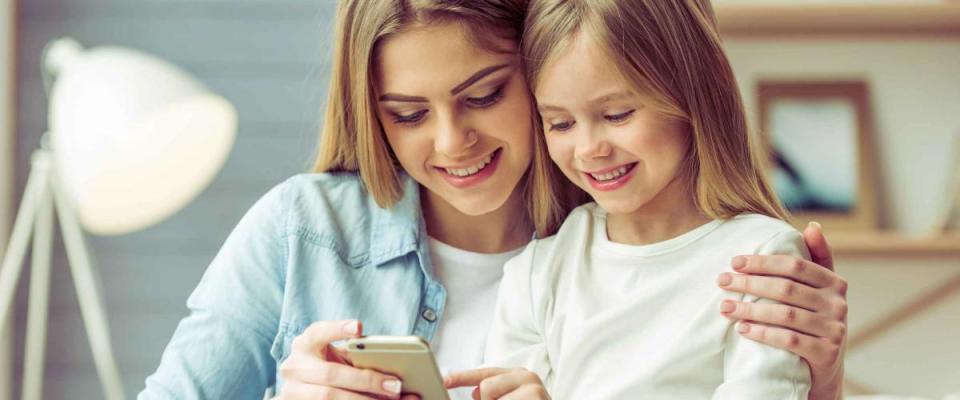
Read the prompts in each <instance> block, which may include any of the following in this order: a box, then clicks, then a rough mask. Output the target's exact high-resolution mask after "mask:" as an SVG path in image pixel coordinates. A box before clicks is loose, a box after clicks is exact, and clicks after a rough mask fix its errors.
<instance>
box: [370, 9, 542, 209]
mask: <svg viewBox="0 0 960 400" xmlns="http://www.w3.org/2000/svg"><path fill="white" fill-rule="evenodd" d="M497 43H498V44H499V45H501V46H502V47H503V48H504V49H507V50H511V53H506V52H504V53H498V52H493V51H490V50H488V49H484V48H481V47H480V46H478V45H477V44H475V43H474V42H473V41H471V40H470V38H469V37H468V35H467V33H466V32H465V31H464V29H463V28H461V27H460V26H458V25H455V24H444V25H431V26H424V27H417V28H414V29H410V30H407V31H405V32H403V33H399V34H396V35H394V36H392V37H389V38H388V39H386V40H385V41H384V42H382V43H381V44H380V47H379V50H378V58H377V65H376V67H377V97H378V98H377V100H378V103H379V107H378V116H379V118H380V122H381V124H382V125H383V129H384V131H385V132H386V137H387V141H388V142H389V143H390V147H391V148H392V149H393V152H394V154H395V155H396V157H397V159H398V160H399V161H400V165H401V166H402V167H403V169H404V170H405V171H406V172H407V173H408V174H409V175H410V176H411V177H413V179H415V180H416V181H417V182H419V183H420V184H421V185H423V186H424V187H426V188H427V189H428V193H427V195H428V196H432V197H433V200H437V199H441V200H443V201H445V202H447V203H449V204H450V205H452V206H453V207H455V208H456V209H457V210H459V211H460V212H462V213H464V214H467V215H474V216H476V215H483V214H487V213H490V212H492V211H495V210H497V209H499V208H500V207H502V206H503V205H504V204H505V203H506V201H507V199H508V198H509V197H510V195H511V194H512V193H513V192H514V189H515V188H516V187H517V185H518V183H519V182H520V179H521V178H522V176H523V174H524V172H525V171H526V170H527V167H528V166H529V165H530V160H531V155H532V151H533V136H532V130H533V126H532V125H533V124H532V120H531V112H532V108H531V98H530V94H529V91H528V88H527V85H526V82H525V81H524V78H523V73H522V65H521V64H520V60H519V57H518V56H517V55H516V54H514V52H513V50H515V46H516V44H515V43H512V42H509V41H501V42H497Z"/></svg>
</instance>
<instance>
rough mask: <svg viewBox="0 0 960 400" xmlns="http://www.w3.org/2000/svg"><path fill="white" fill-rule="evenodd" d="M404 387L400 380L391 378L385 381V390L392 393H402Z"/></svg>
mask: <svg viewBox="0 0 960 400" xmlns="http://www.w3.org/2000/svg"><path fill="white" fill-rule="evenodd" d="M402 387H403V383H401V382H400V381H395V380H389V381H383V390H386V391H388V392H390V393H396V394H400V390H401V388H402Z"/></svg>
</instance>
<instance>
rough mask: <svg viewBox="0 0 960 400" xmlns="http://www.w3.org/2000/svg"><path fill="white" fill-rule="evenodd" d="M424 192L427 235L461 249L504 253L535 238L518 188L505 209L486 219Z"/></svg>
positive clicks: (500, 209) (423, 206) (495, 211)
mask: <svg viewBox="0 0 960 400" xmlns="http://www.w3.org/2000/svg"><path fill="white" fill-rule="evenodd" d="M421 192H422V193H421V194H422V195H421V196H420V198H421V206H422V208H423V215H424V219H425V221H426V224H427V233H429V234H430V236H431V237H432V238H434V239H437V240H439V241H441V242H443V243H446V244H448V245H451V246H453V247H456V248H458V249H462V250H467V251H473V252H477V253H503V252H507V251H510V250H514V249H517V248H519V247H522V246H524V245H525V244H527V243H528V242H529V241H530V238H531V236H532V235H533V232H534V228H533V224H532V223H531V222H530V220H529V217H528V214H527V212H526V205H525V204H524V202H523V197H522V196H521V194H520V190H519V188H518V190H514V191H513V193H512V194H511V195H510V198H508V199H507V201H506V202H505V203H504V204H503V206H501V207H500V208H498V209H496V210H494V211H492V212H490V213H487V214H483V215H467V214H464V213H462V212H460V211H459V210H457V209H456V208H454V207H453V206H452V205H451V204H450V203H448V202H447V201H445V200H443V199H442V198H440V196H437V195H435V194H433V193H432V192H430V191H429V190H426V189H421Z"/></svg>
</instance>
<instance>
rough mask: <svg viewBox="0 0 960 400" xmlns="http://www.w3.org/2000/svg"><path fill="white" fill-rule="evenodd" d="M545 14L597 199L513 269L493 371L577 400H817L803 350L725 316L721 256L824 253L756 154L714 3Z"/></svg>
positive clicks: (563, 131) (533, 12)
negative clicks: (535, 380)
mask: <svg viewBox="0 0 960 400" xmlns="http://www.w3.org/2000/svg"><path fill="white" fill-rule="evenodd" d="M529 12H530V14H529V15H528V16H527V22H526V32H525V34H524V43H523V52H524V56H525V57H526V62H527V68H528V71H527V75H528V78H529V79H528V82H530V83H531V85H532V86H533V89H534V93H535V95H536V99H537V103H538V107H539V111H540V113H541V116H542V121H543V125H544V126H543V128H544V134H545V135H546V141H547V144H548V148H549V152H550V156H551V158H552V159H553V161H554V162H555V163H556V164H557V165H559V166H560V168H561V170H563V172H564V174H565V175H566V176H567V178H569V179H570V180H571V181H573V182H574V183H576V184H577V185H578V186H580V187H581V188H582V189H583V190H585V191H586V192H587V193H589V194H590V195H591V196H592V198H593V199H594V200H595V203H590V204H587V205H584V206H581V207H580V208H578V209H576V210H575V211H574V212H573V213H572V214H571V215H570V216H569V217H568V218H567V220H566V222H565V223H564V224H563V226H562V227H561V228H560V230H559V232H558V233H557V235H555V236H553V237H549V238H546V239H543V240H538V241H535V242H533V243H531V244H530V245H529V246H528V247H527V248H526V249H525V250H524V251H523V253H521V254H520V255H519V256H518V257H517V258H514V259H513V260H511V261H510V262H509V263H508V264H507V265H506V267H505V276H504V279H503V281H502V283H501V287H500V293H499V296H500V297H499V300H498V306H497V311H496V317H495V322H494V325H493V327H492V331H491V333H490V336H489V337H488V343H487V354H486V362H487V363H488V364H491V365H497V366H511V367H524V368H527V369H529V370H531V371H533V372H535V373H537V375H539V377H540V378H541V379H542V380H543V382H544V384H545V386H546V388H547V390H548V392H549V393H550V394H551V395H552V396H554V398H559V399H567V398H569V399H651V398H657V399H706V398H711V397H712V398H714V399H762V400H769V399H777V400H783V399H798V400H799V399H806V398H807V392H808V390H809V386H810V375H809V370H808V367H807V365H806V364H805V363H804V362H803V361H802V360H801V359H800V358H798V357H797V356H796V355H793V354H791V353H789V352H786V351H782V350H778V349H774V348H771V347H768V346H764V345H762V344H759V343H756V342H753V341H750V340H748V339H746V338H744V337H742V336H741V335H739V334H737V332H734V330H735V329H737V327H736V326H734V324H733V323H731V322H730V321H729V320H726V319H724V318H723V317H721V316H719V315H717V312H716V310H717V309H718V308H722V307H723V306H724V303H725V302H726V301H728V300H736V296H735V295H732V294H726V293H724V292H723V291H721V290H719V289H718V288H717V286H716V284H715V282H714V281H713V277H715V276H717V275H718V274H719V273H721V272H724V271H725V269H726V266H725V265H723V264H719V263H717V262H716V260H722V259H731V258H733V257H734V256H735V255H737V254H789V255H800V256H802V257H805V258H809V255H807V254H806V247H805V246H804V242H803V239H802V237H801V235H800V234H799V233H798V232H797V231H795V230H794V229H793V228H791V227H790V225H788V224H787V223H785V222H783V220H784V219H786V218H787V215H786V212H785V211H784V210H783V208H782V207H781V205H780V204H779V202H778V200H777V199H776V196H775V195H774V194H773V192H772V190H771V188H770V186H769V185H768V184H767V182H766V181H765V180H764V178H763V173H762V170H761V168H760V163H759V160H758V159H757V157H756V156H754V155H753V154H752V152H751V146H750V140H749V139H748V133H747V124H746V122H745V117H744V111H743V107H742V104H741V100H740V95H739V92H738V90H737V86H736V82H735V79H734V76H733V73H732V71H731V68H730V65H729V62H728V61H727V59H726V56H725V55H724V52H723V50H722V48H721V43H720V38H719V37H718V34H717V30H716V26H715V21H714V14H713V11H712V9H711V7H710V2H709V0H533V1H531V7H530V11H529ZM746 301H755V299H746ZM746 328H747V326H743V327H741V328H740V329H746Z"/></svg>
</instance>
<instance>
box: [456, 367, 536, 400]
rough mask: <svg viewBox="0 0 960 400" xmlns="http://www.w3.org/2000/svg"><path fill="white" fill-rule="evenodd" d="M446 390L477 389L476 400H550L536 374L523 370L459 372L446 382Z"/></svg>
mask: <svg viewBox="0 0 960 400" xmlns="http://www.w3.org/2000/svg"><path fill="white" fill-rule="evenodd" d="M443 384H444V385H445V386H446V387H447V389H454V388H459V387H470V386H475V387H476V388H475V389H473V399H474V400H521V399H523V400H550V395H549V394H548V393H547V389H546V388H545V387H544V386H543V382H542V381H541V380H540V377H539V376H537V374H535V373H533V372H530V371H527V370H526V369H523V368H480V369H473V370H468V371H460V372H456V373H453V374H450V375H448V376H447V377H446V378H444V380H443Z"/></svg>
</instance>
